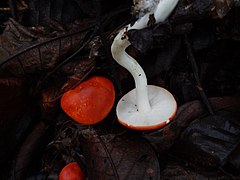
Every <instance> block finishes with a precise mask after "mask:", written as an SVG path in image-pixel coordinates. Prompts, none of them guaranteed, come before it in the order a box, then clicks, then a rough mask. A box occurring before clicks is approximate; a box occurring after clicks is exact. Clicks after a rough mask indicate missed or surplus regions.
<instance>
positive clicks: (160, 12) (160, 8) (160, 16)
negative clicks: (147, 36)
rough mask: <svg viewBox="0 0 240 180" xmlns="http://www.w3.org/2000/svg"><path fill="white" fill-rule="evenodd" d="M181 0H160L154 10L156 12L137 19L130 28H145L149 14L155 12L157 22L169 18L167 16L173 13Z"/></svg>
mask: <svg viewBox="0 0 240 180" xmlns="http://www.w3.org/2000/svg"><path fill="white" fill-rule="evenodd" d="M178 1H179V0H159V3H158V5H157V7H156V9H155V10H154V12H148V13H146V14H145V15H144V16H143V17H142V18H140V19H139V20H137V21H136V22H135V23H134V24H133V26H130V25H129V26H128V30H130V29H143V28H145V27H147V24H148V21H149V16H150V15H151V14H154V18H155V20H156V23H159V22H163V21H165V20H166V19H167V17H168V16H169V15H170V14H171V12H172V11H173V9H174V8H175V7H176V5H177V3H178Z"/></svg>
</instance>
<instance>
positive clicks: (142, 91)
mask: <svg viewBox="0 0 240 180" xmlns="http://www.w3.org/2000/svg"><path fill="white" fill-rule="evenodd" d="M123 36H124V31H123V30H122V31H120V32H119V33H118V35H117V36H116V37H115V39H114V42H113V44H112V47H111V51H112V56H113V58H114V59H115V60H116V61H117V63H118V64H120V65H121V66H123V67H124V68H126V69H127V70H128V71H129V72H130V73H131V74H132V76H133V78H134V81H135V86H136V100H137V106H138V111H139V112H143V113H146V112H149V111H150V110H151V106H150V103H149V99H148V90H147V78H146V75H145V73H144V71H143V69H142V67H141V66H140V65H139V64H138V63H137V61H136V60H135V59H133V58H132V57H131V56H129V55H128V54H127V53H126V51H125V49H126V48H127V47H128V46H129V45H130V42H129V41H128V39H127V37H124V38H123Z"/></svg>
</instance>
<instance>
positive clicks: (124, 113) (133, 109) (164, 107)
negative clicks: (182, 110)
mask: <svg viewBox="0 0 240 180" xmlns="http://www.w3.org/2000/svg"><path fill="white" fill-rule="evenodd" d="M148 96H149V102H150V106H151V110H150V112H147V113H141V112H139V111H138V107H137V104H136V89H133V90H131V91H130V92H128V93H127V94H125V95H124V96H123V97H122V98H121V99H120V101H119V102H118V105H117V117H118V120H119V121H120V122H123V123H124V124H127V125H128V126H134V127H138V126H139V127H141V126H142V127H146V126H155V125H158V124H161V123H164V122H165V123H166V124H167V123H169V122H170V120H171V119H172V118H173V116H174V115H175V113H176V110H177V103H176V101H175V99H174V97H173V95H172V94H171V93H170V92H169V91H167V90H166V89H164V88H161V87H158V86H153V85H148Z"/></svg>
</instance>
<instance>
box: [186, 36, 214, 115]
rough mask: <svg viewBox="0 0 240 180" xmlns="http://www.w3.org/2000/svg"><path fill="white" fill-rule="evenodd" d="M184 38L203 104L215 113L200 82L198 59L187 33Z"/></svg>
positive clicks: (210, 111)
mask: <svg viewBox="0 0 240 180" xmlns="http://www.w3.org/2000/svg"><path fill="white" fill-rule="evenodd" d="M184 40H185V44H186V48H187V55H188V59H189V61H190V63H191V66H192V70H193V76H194V78H195V81H196V88H197V90H198V92H199V94H200V97H201V99H202V102H203V104H204V105H205V106H206V108H207V110H208V112H209V113H210V114H211V115H214V112H213V109H212V107H211V105H210V103H209V100H208V98H207V95H206V93H205V91H204V89H203V87H202V84H201V82H200V79H199V76H198V66H197V63H196V60H195V57H194V54H193V50H192V46H191V43H190V41H189V39H188V37H187V35H186V34H185V36H184Z"/></svg>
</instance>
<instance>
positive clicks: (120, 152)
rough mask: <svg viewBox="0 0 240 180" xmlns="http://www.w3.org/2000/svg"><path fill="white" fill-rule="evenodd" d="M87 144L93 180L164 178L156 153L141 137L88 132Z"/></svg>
mask: <svg viewBox="0 0 240 180" xmlns="http://www.w3.org/2000/svg"><path fill="white" fill-rule="evenodd" d="M83 144H84V145H83V147H82V148H83V151H84V154H85V156H86V161H87V172H88V178H89V179H90V180H91V179H99V180H101V179H117V180H121V179H124V180H127V179H128V180H130V179H142V180H145V179H148V180H149V179H152V180H153V179H156V180H159V178H160V168H159V163H158V159H157V156H156V154H155V152H154V151H153V149H152V148H151V146H150V145H149V144H148V143H147V142H146V141H145V140H144V139H142V138H140V137H138V136H134V135H132V134H124V135H119V136H118V135H117V136H116V135H113V134H108V135H99V134H98V133H97V132H96V131H95V130H93V129H88V130H85V131H84V133H83Z"/></svg>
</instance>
